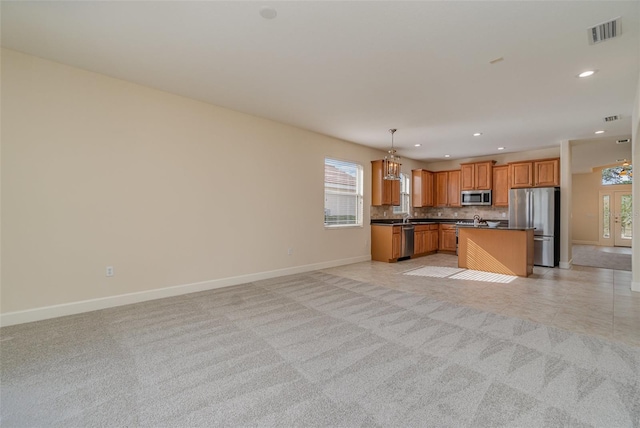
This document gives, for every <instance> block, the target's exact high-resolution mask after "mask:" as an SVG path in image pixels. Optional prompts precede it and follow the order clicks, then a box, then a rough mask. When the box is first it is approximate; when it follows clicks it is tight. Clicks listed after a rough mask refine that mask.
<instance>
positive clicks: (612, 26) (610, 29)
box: [587, 17, 622, 45]
mask: <svg viewBox="0 0 640 428" xmlns="http://www.w3.org/2000/svg"><path fill="white" fill-rule="evenodd" d="M587 34H588V36H589V44H590V45H595V44H596V43H600V42H604V41H605V40H609V39H613V38H614V37H618V36H619V35H620V34H622V25H621V19H620V17H617V18H615V19H613V20H611V21H607V22H603V23H602V24H598V25H596V26H595V27H591V28H588V29H587Z"/></svg>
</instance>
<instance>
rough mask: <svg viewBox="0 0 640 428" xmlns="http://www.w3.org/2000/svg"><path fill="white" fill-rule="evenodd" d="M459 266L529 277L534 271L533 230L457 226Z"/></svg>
mask: <svg viewBox="0 0 640 428" xmlns="http://www.w3.org/2000/svg"><path fill="white" fill-rule="evenodd" d="M458 266H459V267H461V268H466V269H473V270H479V271H484V272H494V273H501V274H505V275H517V276H524V277H526V276H529V275H530V274H531V273H532V272H533V230H522V229H518V230H512V229H488V228H487V229H485V228H478V229H476V228H460V229H459V231H458Z"/></svg>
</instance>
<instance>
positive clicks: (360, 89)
mask: <svg viewBox="0 0 640 428" xmlns="http://www.w3.org/2000/svg"><path fill="white" fill-rule="evenodd" d="M639 5H640V3H639V2H636V1H621V2H616V1H568V2H560V1H553V2H546V1H531V2H503V1H498V2H485V1H470V2H454V1H443V2H431V1H429V2H420V1H412V2H401V1H376V2H367V1H349V2H346V1H341V2H337V1H336V2H333V1H327V2H311V1H290V2H240V1H235V2H212V1H210V2H206V1H205V2H190V1H167V2H160V1H153V2H137V1H136V2H134V1H132V2H126V1H122V2H121V1H109V2H78V1H71V2H64V1H44V2H34V1H28V2H27V1H20V2H7V1H3V2H2V4H1V12H2V45H3V46H5V47H8V48H11V49H15V50H18V51H22V52H26V53H29V54H32V55H36V56H39V57H43V58H47V59H51V60H55V61H59V62H62V63H65V64H70V65H73V66H76V67H80V68H83V69H87V70H92V71H96V72H99V73H103V74H106V75H109V76H113V77H117V78H121V79H126V80H129V81H133V82H137V83H140V84H143V85H147V86H152V87H155V88H159V89H161V90H165V91H169V92H173V93H176V94H181V95H184V96H187V97H191V98H195V99H199V100H203V101H206V102H210V103H213V104H216V105H220V106H224V107H228V108H231V109H234V110H238V111H242V112H246V113H250V114H253V115H257V116H262V117H266V118H270V119H273V120H276V121H279V122H284V123H288V124H292V125H295V126H298V127H301V128H305V129H309V130H312V131H316V132H320V133H323V134H327V135H331V136H334V137H337V138H341V139H344V140H348V141H353V142H356V143H360V144H364V145H367V146H372V147H376V148H380V149H385V150H386V149H388V148H389V146H390V141H391V139H390V135H389V133H388V129H389V128H398V132H397V133H396V135H395V145H396V148H397V149H398V151H399V154H400V155H402V156H407V157H410V158H413V159H419V160H425V161H429V162H432V161H438V160H444V155H445V154H450V155H451V158H452V159H455V158H463V157H464V158H468V157H472V156H482V155H490V154H493V153H498V152H497V148H498V147H500V146H504V147H506V150H505V152H517V151H523V150H533V149H539V148H545V147H554V146H558V145H559V143H560V141H561V140H585V139H590V138H593V137H595V135H594V132H595V131H596V130H605V131H606V133H605V134H604V137H607V136H629V135H630V134H631V118H630V116H631V113H632V104H633V100H634V95H635V89H636V85H637V84H638V75H639V58H638V57H639V53H640V47H639V41H640V35H639V20H640V9H639ZM265 6H270V7H273V8H274V9H275V10H276V12H277V17H276V18H275V19H271V20H268V19H264V18H262V17H261V16H260V13H259V12H260V9H261V7H265ZM618 16H621V17H622V32H623V34H622V36H620V37H619V38H616V39H612V40H609V41H606V42H603V43H600V44H596V45H589V44H588V43H587V31H586V29H587V28H588V27H591V26H594V25H596V24H599V23H602V22H604V21H608V20H610V19H612V18H615V17H618ZM499 57H503V58H504V60H503V61H500V62H497V63H496V64H493V65H492V64H490V63H489V62H490V61H491V60H494V59H496V58H499ZM588 69H596V70H598V72H597V73H596V74H595V75H594V76H593V77H590V78H587V79H578V78H577V77H576V75H577V74H578V73H580V72H582V71H584V70H588ZM616 114H619V115H622V120H620V121H616V122H612V123H604V121H603V118H604V117H605V116H611V115H616ZM474 132H482V134H483V135H482V136H480V137H473V136H472V134H473V133H474ZM418 143H419V144H422V147H418V148H416V147H414V144H418ZM613 144H615V143H613ZM594 147H595V146H594ZM605 152H606V150H605ZM616 156H618V155H616ZM595 157H596V159H601V158H600V156H599V155H598V156H595ZM624 157H630V148H629V156H624ZM614 160H615V159H612V161H614ZM602 163H603V164H606V163H611V162H604V161H602Z"/></svg>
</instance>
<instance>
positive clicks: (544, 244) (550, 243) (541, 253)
mask: <svg viewBox="0 0 640 428" xmlns="http://www.w3.org/2000/svg"><path fill="white" fill-rule="evenodd" d="M554 239H555V238H554V237H553V236H535V237H534V238H533V264H534V265H536V266H548V267H554V266H555V254H554V243H555V242H554Z"/></svg>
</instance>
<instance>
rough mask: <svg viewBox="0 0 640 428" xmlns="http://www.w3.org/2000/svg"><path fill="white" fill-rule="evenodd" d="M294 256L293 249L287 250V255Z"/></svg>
mask: <svg viewBox="0 0 640 428" xmlns="http://www.w3.org/2000/svg"><path fill="white" fill-rule="evenodd" d="M292 254H293V247H289V249H288V250H287V255H289V256H290V255H292Z"/></svg>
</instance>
